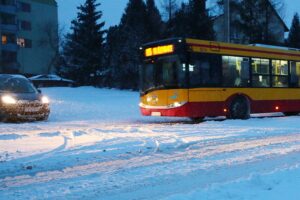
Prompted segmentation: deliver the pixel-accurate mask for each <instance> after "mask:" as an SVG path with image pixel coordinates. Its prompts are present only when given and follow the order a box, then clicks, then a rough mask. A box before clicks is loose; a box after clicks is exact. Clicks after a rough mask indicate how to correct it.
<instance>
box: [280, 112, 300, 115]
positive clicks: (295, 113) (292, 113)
mask: <svg viewBox="0 0 300 200" xmlns="http://www.w3.org/2000/svg"><path fill="white" fill-rule="evenodd" d="M283 114H284V115H285V116H295V115H299V113H298V112H284V113H283Z"/></svg>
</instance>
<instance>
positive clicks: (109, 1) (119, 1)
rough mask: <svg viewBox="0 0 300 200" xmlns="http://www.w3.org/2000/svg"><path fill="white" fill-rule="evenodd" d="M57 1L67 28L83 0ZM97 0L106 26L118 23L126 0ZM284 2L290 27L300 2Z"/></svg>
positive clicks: (63, 25)
mask: <svg viewBox="0 0 300 200" xmlns="http://www.w3.org/2000/svg"><path fill="white" fill-rule="evenodd" d="M57 2H58V9H59V10H58V11H59V22H60V25H61V26H62V27H65V29H66V30H68V28H69V26H70V22H71V20H72V19H74V18H75V17H76V12H77V9H76V7H77V6H78V5H80V4H83V3H84V2H85V0H57ZM99 2H100V3H101V4H102V5H101V7H100V9H101V10H102V11H103V20H104V21H105V22H106V26H111V25H116V24H118V23H119V21H120V17H121V16H122V14H123V11H124V8H125V6H126V4H127V2H128V0H99ZM156 2H157V5H160V2H161V0H156ZM296 2H297V3H296ZM285 3H286V10H285V18H284V21H285V22H286V24H287V26H288V27H290V25H291V21H292V18H293V15H294V13H295V12H299V13H300V2H299V1H295V0H285Z"/></svg>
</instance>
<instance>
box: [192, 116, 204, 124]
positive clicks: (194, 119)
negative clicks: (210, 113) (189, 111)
mask: <svg viewBox="0 0 300 200" xmlns="http://www.w3.org/2000/svg"><path fill="white" fill-rule="evenodd" d="M190 119H191V120H192V121H193V123H201V122H203V121H204V117H192V118H190Z"/></svg>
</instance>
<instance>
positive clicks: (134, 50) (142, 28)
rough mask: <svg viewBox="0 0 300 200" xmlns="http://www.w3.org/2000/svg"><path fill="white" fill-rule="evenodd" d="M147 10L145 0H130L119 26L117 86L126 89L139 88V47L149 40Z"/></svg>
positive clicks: (115, 67)
mask: <svg viewBox="0 0 300 200" xmlns="http://www.w3.org/2000/svg"><path fill="white" fill-rule="evenodd" d="M146 19H147V11H146V5H145V3H144V1H143V0H129V2H128V4H127V7H126V9H125V13H124V14H123V16H122V18H121V23H120V25H119V28H118V38H117V41H119V43H118V50H117V51H116V52H115V54H116V55H118V62H117V63H118V66H114V69H115V72H116V73H115V74H114V78H115V84H116V85H115V86H116V87H119V88H124V89H129V88H130V89H137V88H138V80H139V66H140V64H141V59H140V52H139V47H140V46H141V45H142V44H143V43H145V41H146V40H147V37H148V36H147V28H146Z"/></svg>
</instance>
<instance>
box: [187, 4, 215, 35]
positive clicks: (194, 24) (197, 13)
mask: <svg viewBox="0 0 300 200" xmlns="http://www.w3.org/2000/svg"><path fill="white" fill-rule="evenodd" d="M189 10H190V11H189V15H188V19H189V21H188V26H189V27H188V36H189V37H193V38H198V39H205V40H213V39H214V30H213V21H212V19H211V17H210V16H209V14H208V11H207V10H206V0H201V1H199V0H190V1H189Z"/></svg>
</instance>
